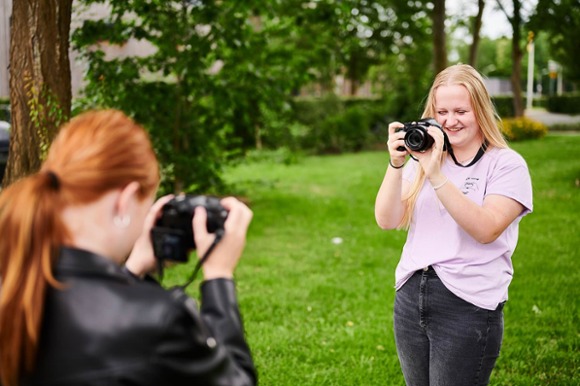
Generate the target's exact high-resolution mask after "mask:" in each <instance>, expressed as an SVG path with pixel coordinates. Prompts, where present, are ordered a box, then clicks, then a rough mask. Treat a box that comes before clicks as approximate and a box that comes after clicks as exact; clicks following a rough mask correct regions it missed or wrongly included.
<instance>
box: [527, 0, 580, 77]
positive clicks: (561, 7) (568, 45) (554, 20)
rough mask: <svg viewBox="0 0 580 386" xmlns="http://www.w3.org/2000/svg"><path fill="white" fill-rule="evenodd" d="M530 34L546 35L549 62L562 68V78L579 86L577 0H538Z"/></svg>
mask: <svg viewBox="0 0 580 386" xmlns="http://www.w3.org/2000/svg"><path fill="white" fill-rule="evenodd" d="M530 28H531V29H532V30H533V31H536V32H540V33H545V34H546V36H547V39H548V41H549V45H550V53H551V56H552V59H554V60H556V61H557V62H559V63H560V64H561V65H562V66H563V68H564V78H566V79H568V80H571V81H573V82H574V83H575V84H576V86H578V85H579V84H580V66H578V63H579V62H580V50H578V39H577V37H578V36H580V7H579V4H578V0H560V1H553V0H539V1H538V4H537V6H536V9H535V13H534V16H533V17H532V19H531V21H530Z"/></svg>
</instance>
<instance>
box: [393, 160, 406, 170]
mask: <svg viewBox="0 0 580 386" xmlns="http://www.w3.org/2000/svg"><path fill="white" fill-rule="evenodd" d="M389 165H391V167H392V168H394V169H400V168H402V167H403V166H405V163H404V162H403V164H402V165H401V166H395V165H393V162H392V161H391V160H389Z"/></svg>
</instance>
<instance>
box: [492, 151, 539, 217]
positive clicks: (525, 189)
mask: <svg viewBox="0 0 580 386" xmlns="http://www.w3.org/2000/svg"><path fill="white" fill-rule="evenodd" d="M491 194H495V195H502V196H505V197H509V198H511V199H513V200H516V201H517V202H519V203H520V204H522V205H523V206H524V210H523V211H522V213H521V216H522V217H523V216H525V215H526V214H528V213H531V212H532V210H533V198H532V196H533V193H532V179H531V177H530V172H529V170H528V166H527V164H526V161H525V160H524V159H523V157H522V156H520V155H519V154H518V153H516V152H515V151H513V150H510V151H508V152H504V153H503V154H501V155H500V156H499V157H498V160H497V162H496V164H495V167H494V168H493V170H492V172H491V175H490V176H489V178H488V183H487V187H486V192H485V195H486V196H488V195H491Z"/></svg>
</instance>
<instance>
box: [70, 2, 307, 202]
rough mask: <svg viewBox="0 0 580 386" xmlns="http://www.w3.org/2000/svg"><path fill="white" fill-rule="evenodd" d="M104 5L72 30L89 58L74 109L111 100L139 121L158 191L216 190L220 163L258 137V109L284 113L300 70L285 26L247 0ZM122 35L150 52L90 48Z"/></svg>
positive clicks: (260, 125)
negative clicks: (285, 41)
mask: <svg viewBox="0 0 580 386" xmlns="http://www.w3.org/2000/svg"><path fill="white" fill-rule="evenodd" d="M93 2H95V1H91V0H85V1H84V3H85V4H91V3H93ZM110 4H111V13H110V15H109V16H108V17H107V18H106V19H104V20H99V21H90V20H87V21H85V22H84V24H83V26H81V27H80V28H79V29H77V30H76V31H75V32H74V35H73V41H74V43H75V46H76V48H77V49H78V50H79V51H81V52H82V53H83V55H84V56H85V58H86V59H87V60H88V62H89V68H88V73H87V81H88V85H87V87H86V89H85V90H84V93H85V97H84V99H82V100H81V101H80V102H79V104H78V106H77V111H78V110H83V109H86V108H90V107H115V108H120V109H122V110H124V111H126V112H127V113H129V114H131V115H132V116H134V117H135V118H136V119H137V120H138V121H139V122H143V123H144V124H145V125H146V126H147V127H148V128H149V129H150V130H151V132H152V134H153V137H154V141H155V144H156V148H157V149H158V152H159V154H160V160H161V163H162V164H163V168H164V171H165V172H166V174H165V175H164V177H165V179H164V181H165V184H164V188H165V189H166V190H168V191H172V190H183V189H185V190H188V191H192V192H210V191H215V190H219V189H222V183H221V178H220V173H221V167H222V166H223V164H224V163H225V162H227V161H228V160H229V159H230V158H232V157H234V156H237V155H239V154H241V153H242V152H243V151H244V150H245V149H248V148H252V147H255V146H256V144H257V143H258V142H259V141H261V140H262V138H261V136H262V135H263V134H264V133H268V128H265V127H264V120H265V118H264V116H263V114H262V113H263V112H280V111H282V112H283V111H284V109H285V106H286V105H287V102H286V101H287V100H288V99H289V98H290V95H291V92H290V91H291V90H292V89H294V88H296V87H297V86H299V84H300V82H303V81H304V79H305V78H304V75H303V74H304V73H305V72H304V71H296V70H297V69H300V66H298V65H296V62H295V61H298V62H299V63H301V62H300V60H301V59H302V57H301V56H300V55H294V56H293V55H292V53H294V52H292V51H291V50H290V49H286V47H285V46H284V45H282V44H281V42H280V41H278V39H279V38H280V36H282V33H283V32H288V28H290V27H289V26H288V25H287V24H285V23H278V24H275V23H268V22H267V20H266V22H264V23H262V24H260V23H259V22H257V21H256V19H255V18H254V17H253V16H254V10H255V9H256V8H255V5H256V4H255V3H254V2H251V1H248V2H207V3H203V4H202V3H200V2H182V1H163V2H144V1H140V0H133V1H120V0H115V1H110ZM130 39H134V40H146V41H148V42H149V43H151V45H152V47H153V48H154V49H153V53H152V54H150V55H149V56H146V57H137V56H129V57H125V58H115V59H111V58H108V57H107V56H106V55H105V53H104V52H103V51H101V50H100V49H95V48H101V47H102V46H100V45H99V44H100V42H102V41H107V42H109V44H120V43H123V42H127V41H129V40H130ZM303 62H304V63H306V62H307V61H306V60H303ZM293 74H296V75H293ZM266 119H268V120H269V122H274V119H272V118H270V117H266ZM272 141H275V139H272Z"/></svg>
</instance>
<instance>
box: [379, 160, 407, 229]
mask: <svg viewBox="0 0 580 386" xmlns="http://www.w3.org/2000/svg"><path fill="white" fill-rule="evenodd" d="M402 192H403V169H395V168H393V167H392V166H390V165H389V167H388V168H387V171H386V173H385V177H384V178H383V182H382V183H381V187H380V188H379V192H378V193H377V197H376V200H375V219H376V221H377V224H378V225H379V227H381V228H382V229H393V228H396V227H397V226H398V225H399V224H400V222H401V219H402V218H403V214H404V213H405V207H404V205H403V202H402V194H403V193H402Z"/></svg>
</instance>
